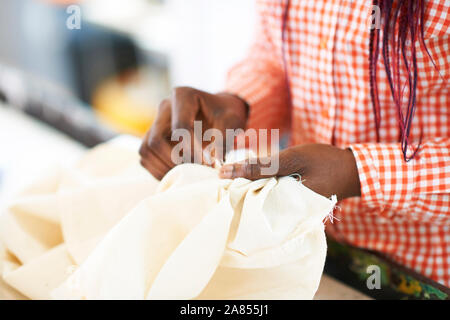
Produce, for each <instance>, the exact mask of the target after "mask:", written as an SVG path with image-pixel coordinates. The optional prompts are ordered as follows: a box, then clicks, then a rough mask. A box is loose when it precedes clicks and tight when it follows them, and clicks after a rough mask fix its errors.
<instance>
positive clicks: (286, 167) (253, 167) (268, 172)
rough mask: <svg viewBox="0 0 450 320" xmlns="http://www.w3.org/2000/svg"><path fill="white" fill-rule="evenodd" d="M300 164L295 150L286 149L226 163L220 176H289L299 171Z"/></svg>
mask: <svg viewBox="0 0 450 320" xmlns="http://www.w3.org/2000/svg"><path fill="white" fill-rule="evenodd" d="M300 164H301V160H300V159H299V157H298V155H297V154H296V153H295V152H294V150H292V149H286V150H283V151H281V152H280V153H278V154H275V155H273V156H270V157H262V158H258V159H249V160H245V161H244V162H238V163H234V164H228V165H224V166H223V167H222V168H221V169H220V173H219V176H220V177H221V178H222V179H235V178H246V179H249V180H257V179H263V178H270V177H277V176H288V175H290V174H293V173H297V172H298V168H300Z"/></svg>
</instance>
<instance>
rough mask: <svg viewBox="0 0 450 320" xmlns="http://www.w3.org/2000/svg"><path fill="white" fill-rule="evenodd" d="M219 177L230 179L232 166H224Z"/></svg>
mask: <svg viewBox="0 0 450 320" xmlns="http://www.w3.org/2000/svg"><path fill="white" fill-rule="evenodd" d="M219 176H220V177H221V178H222V179H231V178H232V177H233V166H231V165H224V166H223V167H222V168H220V172H219Z"/></svg>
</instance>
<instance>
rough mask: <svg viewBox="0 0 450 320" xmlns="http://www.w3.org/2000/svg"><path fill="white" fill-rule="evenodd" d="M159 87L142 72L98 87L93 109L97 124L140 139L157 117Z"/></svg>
mask: <svg viewBox="0 0 450 320" xmlns="http://www.w3.org/2000/svg"><path fill="white" fill-rule="evenodd" d="M159 89H160V86H159V85H158V81H155V79H149V78H148V77H147V76H145V75H143V73H142V72H141V71H138V70H134V71H127V72H125V73H123V74H121V75H119V76H115V77H111V78H109V79H107V80H106V81H104V82H103V83H101V84H100V85H99V87H98V88H97V90H96V91H95V93H94V95H93V99H92V105H93V108H94V109H95V111H96V113H97V115H98V116H99V118H100V120H102V121H103V122H105V123H107V124H108V125H110V126H111V127H113V128H114V129H116V130H117V131H119V132H121V133H128V134H132V135H135V136H143V135H144V134H145V132H146V131H147V130H148V129H149V127H150V126H151V125H152V123H153V121H154V120H155V118H156V114H157V105H158V103H159V100H160V98H159V96H160V91H161V90H159Z"/></svg>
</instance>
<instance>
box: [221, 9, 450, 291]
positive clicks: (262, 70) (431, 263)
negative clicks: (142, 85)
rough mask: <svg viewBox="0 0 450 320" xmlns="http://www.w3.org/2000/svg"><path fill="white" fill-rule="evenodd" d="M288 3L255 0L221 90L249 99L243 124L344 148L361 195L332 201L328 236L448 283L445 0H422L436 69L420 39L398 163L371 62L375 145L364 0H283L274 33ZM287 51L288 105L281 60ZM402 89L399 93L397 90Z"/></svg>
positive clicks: (388, 110)
mask: <svg viewBox="0 0 450 320" xmlns="http://www.w3.org/2000/svg"><path fill="white" fill-rule="evenodd" d="M284 7H285V1H278V0H258V1H257V8H258V14H259V24H258V32H257V38H256V41H255V44H254V45H253V47H252V49H251V50H250V53H249V55H248V58H247V59H245V60H244V61H242V62H241V63H240V64H238V65H237V66H236V67H234V68H233V69H232V70H231V71H230V74H229V81H228V91H230V92H232V93H234V94H237V95H239V96H241V97H242V98H244V99H245V100H246V101H247V102H248V103H249V105H250V119H249V126H250V127H254V128H282V129H286V128H291V143H292V144H301V143H307V142H317V143H330V144H334V145H337V146H340V147H350V148H351V149H352V150H353V153H354V155H355V158H356V161H357V166H358V171H359V175H360V181H361V191H362V197H361V198H353V199H347V200H344V201H341V202H340V204H339V206H340V208H341V210H339V211H337V212H336V216H337V218H339V219H340V221H339V222H335V223H334V224H332V225H331V224H330V225H328V226H327V230H328V232H329V233H331V234H332V235H333V236H335V237H336V238H338V239H340V240H342V241H346V242H349V243H351V244H353V245H356V246H359V247H364V248H368V249H373V250H378V251H382V252H385V253H386V254H388V255H389V256H390V257H391V258H393V259H394V260H396V261H398V262H400V263H402V264H404V265H406V266H408V267H411V268H413V269H415V270H416V271H418V272H420V273H422V274H424V275H425V276H427V277H431V278H433V279H434V280H436V281H438V282H440V283H442V284H444V285H447V286H450V108H449V107H450V105H449V103H450V93H449V88H450V86H449V81H448V79H449V73H450V51H449V44H450V31H449V25H450V15H449V12H450V3H449V1H448V0H429V1H427V9H426V15H425V18H426V25H425V41H426V44H427V47H428V50H429V52H430V54H431V56H432V57H433V60H434V62H435V64H436V68H435V67H434V66H433V63H432V61H431V60H430V59H429V57H428V55H427V54H426V52H424V50H423V49H422V48H421V47H420V45H419V44H415V45H416V46H417V62H418V68H419V83H418V89H417V111H416V114H415V119H414V122H413V126H412V131H411V141H418V139H419V137H420V132H421V130H420V129H421V128H422V133H423V138H424V140H423V141H424V143H423V148H422V150H421V152H420V154H419V156H418V157H417V158H415V159H414V160H412V161H410V162H408V163H405V162H404V161H403V158H402V154H401V151H400V146H399V144H398V141H399V129H398V122H397V114H396V109H395V107H394V105H393V102H392V98H391V93H390V91H389V86H388V83H387V80H386V76H385V73H384V65H383V59H382V58H381V57H380V59H379V61H378V70H379V71H378V83H379V92H380V104H381V118H382V122H381V128H380V139H381V141H382V142H381V143H375V142H376V132H375V124H374V117H373V113H372V104H371V100H370V89H369V61H368V56H369V39H370V37H369V33H370V28H369V17H370V15H371V14H372V3H371V1H368V0H363V1H356V0H353V1H351V0H327V1H301V0H291V9H290V11H289V20H288V37H287V41H286V42H285V43H282V37H281V34H282V32H281V28H282V15H283V10H284ZM282 45H284V48H285V50H286V52H287V53H288V54H287V68H288V74H289V80H290V85H291V92H290V94H291V99H292V100H291V102H292V110H289V107H288V106H289V103H288V97H289V95H288V94H287V86H286V82H285V73H284V66H283V60H282ZM406 96H407V91H405V93H404V97H406Z"/></svg>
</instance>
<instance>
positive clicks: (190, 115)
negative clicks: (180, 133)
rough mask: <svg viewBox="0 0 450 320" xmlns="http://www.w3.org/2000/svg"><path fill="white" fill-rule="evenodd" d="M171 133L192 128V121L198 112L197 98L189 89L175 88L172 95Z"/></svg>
mask: <svg viewBox="0 0 450 320" xmlns="http://www.w3.org/2000/svg"><path fill="white" fill-rule="evenodd" d="M171 111H172V131H174V130H177V129H187V130H189V131H191V130H193V128H194V120H195V117H196V115H197V113H198V111H199V102H198V96H197V95H196V94H194V93H193V89H190V88H184V87H181V88H175V89H174V91H173V94H172V104H171Z"/></svg>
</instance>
